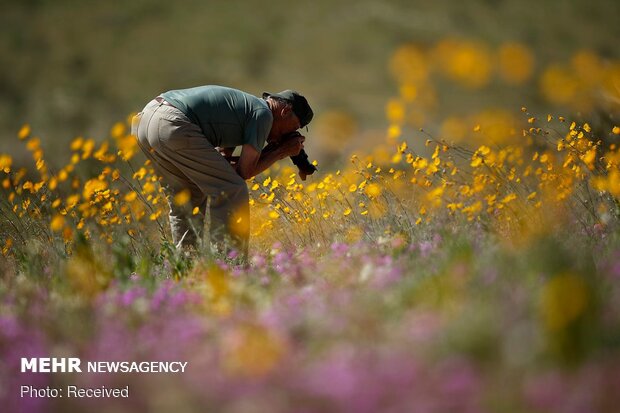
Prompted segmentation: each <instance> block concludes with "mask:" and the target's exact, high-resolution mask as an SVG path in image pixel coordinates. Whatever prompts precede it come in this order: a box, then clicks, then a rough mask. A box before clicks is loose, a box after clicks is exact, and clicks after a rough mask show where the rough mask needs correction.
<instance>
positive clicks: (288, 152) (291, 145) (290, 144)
mask: <svg viewBox="0 0 620 413" xmlns="http://www.w3.org/2000/svg"><path fill="white" fill-rule="evenodd" d="M305 140H306V137H305V136H302V135H295V136H291V137H288V138H285V139H284V140H283V141H282V142H280V143H279V144H278V147H277V150H278V151H279V152H280V156H281V158H280V159H284V158H288V157H289V156H295V155H299V152H301V150H302V149H303V148H304V142H305Z"/></svg>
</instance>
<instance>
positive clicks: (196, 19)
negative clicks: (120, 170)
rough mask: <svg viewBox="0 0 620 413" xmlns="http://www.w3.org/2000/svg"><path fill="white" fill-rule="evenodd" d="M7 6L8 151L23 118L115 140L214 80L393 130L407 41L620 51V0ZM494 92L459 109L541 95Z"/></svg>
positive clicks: (47, 0)
mask: <svg viewBox="0 0 620 413" xmlns="http://www.w3.org/2000/svg"><path fill="white" fill-rule="evenodd" d="M2 10H3V11H2V13H1V14H0V30H1V32H2V35H1V36H0V64H1V66H2V71H1V73H2V74H1V75H0V151H2V150H7V148H9V147H11V146H12V142H13V139H14V136H15V133H16V131H17V130H18V129H19V127H20V126H21V125H22V124H24V123H29V124H31V125H32V127H33V130H34V132H35V134H37V135H39V136H41V137H43V138H45V141H47V142H59V143H61V142H62V143H64V142H67V141H69V140H70V139H72V138H73V137H75V136H77V135H85V136H92V137H95V138H102V137H105V136H107V135H108V131H109V128H110V126H111V125H112V124H113V123H114V122H116V121H118V120H123V119H125V117H126V116H127V114H129V113H130V112H134V111H139V110H140V109H141V108H142V107H143V106H144V104H145V103H146V102H147V101H148V100H150V99H151V98H152V97H154V96H156V95H157V94H158V93H159V92H162V91H165V90H168V89H172V88H183V87H190V86H196V85H200V84H210V83H211V84H223V85H228V86H232V87H237V88H240V89H243V90H246V91H248V92H250V93H254V94H260V93H261V92H262V91H263V90H269V91H277V90H281V89H284V88H295V89H299V90H301V91H303V93H305V94H306V95H307V96H308V97H309V98H310V101H311V102H312V104H313V106H314V107H315V108H316V112H317V113H318V114H319V115H320V114H321V113H323V112H326V111H328V110H340V111H344V112H346V113H348V114H350V115H351V116H352V117H353V119H354V120H355V122H356V123H357V124H358V125H359V126H360V127H362V128H364V129H367V128H383V127H384V126H385V121H384V104H385V101H386V99H387V98H388V97H389V96H391V95H393V94H394V93H395V87H396V86H395V84H394V82H393V81H392V79H391V78H390V75H389V71H388V70H387V65H388V61H389V58H390V56H391V54H392V52H393V51H394V49H395V48H396V47H398V46H399V45H401V44H403V43H405V42H414V43H416V44H419V45H421V46H422V47H424V46H425V45H430V44H433V43H434V42H436V41H438V40H440V39H442V38H445V37H446V36H454V37H464V38H470V39H473V40H479V41H483V42H485V43H487V44H489V45H490V46H491V47H493V46H496V45H498V44H500V43H502V42H504V41H519V42H522V43H524V44H526V45H528V46H530V47H531V48H532V50H533V51H534V52H535V54H536V58H537V66H540V65H541V64H544V63H545V62H546V61H553V60H561V59H567V58H568V57H569V56H570V55H571V53H573V52H574V51H576V50H579V49H582V48H589V49H591V50H593V51H595V52H596V53H598V54H599V55H600V56H602V57H609V58H618V57H619V56H620V49H619V48H618V44H617V41H618V39H620V25H619V24H618V16H620V2H618V1H617V0H598V1H592V0H572V1H560V0H546V1H532V0H526V1H515V0H512V1H501V0H470V1H467V2H463V1H461V2H457V1H447V0H435V1H433V2H430V1H404V0H383V1H359V0H358V1H348V0H347V1H323V0H317V1H313V2H290V1H283V0H273V1H269V2H266V1H254V0H246V1H240V0H230V1H199V0H187V1H176V2H171V1H162V0H134V1H131V2H121V1H75V0H74V1H70V0H22V1H13V2H9V1H6V0H3V1H2ZM486 93H487V95H485V96H482V97H481V98H478V100H479V102H472V101H471V99H469V98H468V97H467V95H464V94H460V95H455V96H453V97H452V99H451V101H452V105H453V106H454V107H458V106H459V105H472V104H477V103H480V104H488V103H489V102H491V103H492V102H495V101H506V99H507V96H506V94H509V95H510V96H508V97H509V98H510V99H509V100H508V101H510V102H515V105H518V104H522V103H527V102H530V101H532V100H533V94H532V92H531V91H530V90H528V89H527V88H513V89H511V90H508V91H502V92H499V91H495V90H494V89H493V88H490V90H489V91H488V92H486ZM311 135H312V130H311V131H310V136H311ZM61 146H62V145H58V146H57V147H58V148H60V147H61ZM52 153H53V152H52Z"/></svg>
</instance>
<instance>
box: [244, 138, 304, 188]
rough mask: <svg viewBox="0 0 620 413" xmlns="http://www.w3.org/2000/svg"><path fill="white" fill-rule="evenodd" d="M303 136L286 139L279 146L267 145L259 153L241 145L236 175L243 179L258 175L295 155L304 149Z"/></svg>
mask: <svg viewBox="0 0 620 413" xmlns="http://www.w3.org/2000/svg"><path fill="white" fill-rule="evenodd" d="M304 140H305V138H304V137H303V136H299V137H295V138H291V139H287V140H286V141H284V142H282V143H280V144H279V145H267V146H266V147H265V148H264V149H263V150H262V151H261V152H259V151H257V150H256V149H255V148H254V147H253V146H252V145H249V144H246V145H243V147H242V149H241V156H240V157H239V162H238V163H237V173H238V174H239V175H240V176H241V177H242V178H243V179H250V178H251V177H253V176H256V175H258V174H259V173H261V172H263V171H264V170H265V169H267V168H269V167H270V166H271V165H273V164H274V163H276V162H277V161H279V160H281V159H284V158H288V157H289V156H292V155H297V154H298V153H299V151H301V150H302V149H303V147H304V145H303V143H304Z"/></svg>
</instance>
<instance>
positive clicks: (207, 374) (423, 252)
mask: <svg viewBox="0 0 620 413" xmlns="http://www.w3.org/2000/svg"><path fill="white" fill-rule="evenodd" d="M389 70H390V72H391V74H392V76H393V77H394V79H395V82H396V84H397V90H398V93H397V94H396V95H395V96H394V98H392V99H390V100H389V101H388V102H387V103H386V105H385V114H386V119H387V120H386V124H385V125H384V126H385V133H384V134H383V135H382V136H381V137H379V138H378V139H376V140H375V141H373V144H372V145H371V147H370V148H369V149H368V150H354V151H352V153H350V154H341V155H342V156H341V157H340V158H339V160H338V161H336V162H334V163H333V164H331V165H328V166H325V167H323V165H321V164H319V165H318V166H319V171H318V173H317V174H315V175H313V176H312V177H310V178H309V179H308V180H307V181H301V180H300V179H299V177H298V176H297V174H296V170H295V169H293V166H292V165H289V164H288V163H287V162H281V163H280V164H279V165H278V166H275V167H273V168H272V169H271V170H268V171H266V172H265V173H264V174H262V175H261V176H258V177H255V178H253V179H252V180H251V181H249V182H248V186H249V188H250V194H251V212H252V222H251V231H252V239H251V252H250V255H251V259H250V265H249V266H247V267H243V266H236V265H235V257H234V256H229V257H217V256H214V255H212V254H211V253H210V251H209V248H208V246H206V245H205V246H203V248H202V249H201V251H200V253H199V254H198V256H197V257H195V258H194V259H190V258H188V257H186V256H185V255H184V254H182V253H180V252H178V251H176V250H175V249H174V247H173V246H172V245H171V242H170V235H169V231H168V228H167V225H168V224H167V218H166V216H167V205H168V202H174V203H177V204H183V203H186V202H188V200H189V194H187V196H184V194H180V195H178V196H177V197H176V198H175V199H170V200H166V199H165V197H164V195H163V192H162V190H161V188H160V187H159V184H158V178H157V176H155V175H154V172H153V169H152V167H151V165H149V164H148V162H147V163H144V158H143V157H142V156H141V154H140V153H139V149H138V148H137V145H136V142H135V138H134V137H133V136H131V135H130V134H129V124H128V122H119V123H117V124H115V125H114V126H113V127H112V129H111V133H110V137H109V138H107V139H100V140H96V139H93V138H84V137H78V138H76V139H74V140H73V141H72V142H71V143H70V145H69V147H68V148H66V152H65V154H66V157H65V158H63V159H53V160H51V159H47V158H46V156H45V150H46V147H49V146H51V145H53V143H51V142H46V140H45V138H44V137H41V138H39V137H37V135H36V125H24V126H23V127H22V128H21V130H19V131H18V132H17V136H16V137H15V138H14V139H15V142H16V145H23V147H25V148H26V149H27V151H28V153H29V154H30V156H31V159H26V160H20V161H17V160H16V159H14V157H13V156H12V154H9V153H6V154H0V182H1V186H2V188H1V189H0V193H1V194H2V195H1V196H0V214H1V218H0V249H1V252H2V257H1V258H0V268H1V270H2V278H1V280H0V401H1V402H2V406H5V407H6V408H7V410H6V411H8V412H21V411H24V412H69V411H76V412H77V411H102V412H112V411H113V412H134V411H148V412H170V411H179V412H205V411H208V412H211V411H212V412H299V413H302V412H361V413H364V412H368V413H370V412H379V411H380V412H541V413H542V412H566V413H572V412H575V413H577V412H615V411H617V406H618V403H619V402H620V204H619V202H618V199H619V198H620V147H619V143H620V136H619V135H620V119H619V118H618V116H619V115H620V105H619V103H618V102H620V62H617V61H609V60H605V59H603V58H601V57H598V56H597V55H596V54H594V53H593V52H589V51H582V52H579V53H577V54H575V55H574V56H573V58H572V60H571V61H569V62H560V63H557V64H554V65H551V66H549V67H544V68H537V67H536V59H535V56H533V55H532V53H531V52H530V51H529V50H528V49H527V47H525V46H523V45H520V44H514V43H511V44H505V45H502V46H501V47H498V48H497V49H496V50H491V48H490V47H488V46H485V45H481V44H478V43H473V42H468V41H461V40H455V39H448V40H444V41H440V42H438V43H437V44H435V45H432V46H429V47H427V48H422V47H419V46H416V45H413V44H407V45H404V46H402V47H401V48H399V49H398V50H396V51H395V52H394V54H393V55H392V58H391V60H390V62H389ZM446 85H449V86H450V87H451V88H455V89H459V90H463V91H464V93H466V94H468V95H471V96H477V95H479V94H483V93H485V90H486V89H485V88H490V87H494V88H500V87H513V88H514V87H523V88H525V87H529V88H534V89H535V90H537V93H538V94H537V95H536V96H537V97H536V102H537V104H536V106H537V109H535V110H534V109H528V106H529V105H528V102H521V104H520V105H519V106H518V107H516V108H502V107H499V106H493V107H490V108H488V109H484V110H482V111H478V112H472V113H466V114H463V113H460V114H452V113H450V114H446V111H445V110H440V109H439V108H440V106H441V105H442V104H444V105H445V103H442V102H445V97H444V96H442V93H443V92H442V90H445V86H446ZM541 102H542V103H541ZM521 105H525V106H524V107H521ZM541 107H542V108H549V111H552V110H553V111H555V110H559V111H561V112H562V113H563V114H562V113H555V112H554V113H547V112H539V111H540V110H542V109H539V108H541ZM382 109H383V108H379V109H378V110H382ZM570 114H574V115H570ZM129 119H130V117H129ZM332 119H335V120H333V122H335V124H334V125H333V127H334V128H338V127H339V122H340V123H346V119H342V118H338V117H337V116H336V117H334V118H332ZM345 126H346V125H344V126H343V127H345ZM311 133H312V130H311V132H310V135H309V136H311ZM308 139H311V137H309V138H308ZM317 139H319V138H317ZM23 357H29V358H30V357H79V358H81V359H82V360H92V361H115V360H116V361H151V360H153V361H154V360H157V361H166V360H170V361H173V360H183V361H187V363H188V368H187V370H186V372H185V373H183V374H156V373H108V374H102V373H82V374H77V373H55V374H41V373H22V372H20V360H21V358H23ZM69 384H71V385H78V386H82V387H101V386H106V387H108V388H112V387H125V386H128V385H129V388H130V397H129V398H127V399H114V398H110V399H88V398H49V397H21V396H20V392H19V387H20V386H22V385H32V386H35V387H39V388H45V387H46V386H50V387H62V386H67V385H69ZM3 411H4V410H3Z"/></svg>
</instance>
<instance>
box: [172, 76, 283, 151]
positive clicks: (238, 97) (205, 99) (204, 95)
mask: <svg viewBox="0 0 620 413" xmlns="http://www.w3.org/2000/svg"><path fill="white" fill-rule="evenodd" d="M161 96H162V97H163V98H164V99H166V100H167V101H168V102H170V103H171V104H172V105H174V106H175V107H176V108H177V109H179V110H180V111H181V112H183V113H184V114H185V115H186V116H187V117H188V118H189V119H190V120H191V121H192V122H194V123H196V124H197V125H199V126H200V128H201V129H202V131H203V133H204V134H205V136H206V137H207V139H208V140H209V142H211V144H212V145H213V146H219V147H221V148H232V147H235V146H240V145H245V144H250V145H252V146H253V147H254V148H256V150H258V151H259V152H260V151H261V150H262V148H263V146H264V145H265V141H266V140H267V136H268V135H269V131H270V130H271V125H272V123H273V115H272V114H271V110H270V109H269V106H268V105H267V102H265V100H263V99H261V98H258V97H256V96H253V95H250V94H249V93H245V92H242V91H240V90H236V89H231V88H228V87H223V86H211V85H209V86H199V87H194V88H190V89H180V90H170V91H168V92H165V93H162V94H161Z"/></svg>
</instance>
